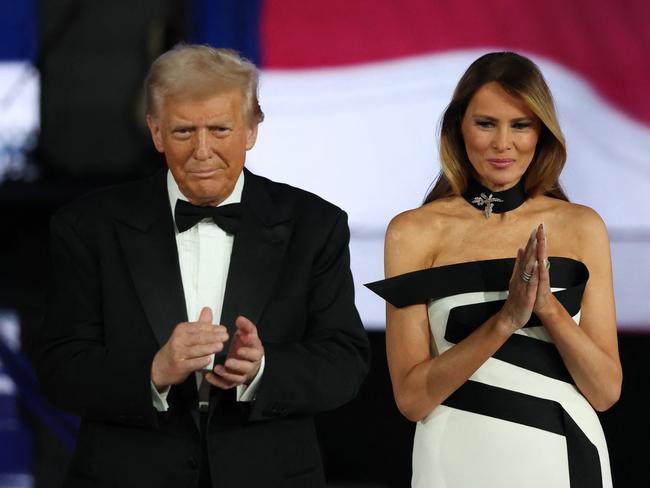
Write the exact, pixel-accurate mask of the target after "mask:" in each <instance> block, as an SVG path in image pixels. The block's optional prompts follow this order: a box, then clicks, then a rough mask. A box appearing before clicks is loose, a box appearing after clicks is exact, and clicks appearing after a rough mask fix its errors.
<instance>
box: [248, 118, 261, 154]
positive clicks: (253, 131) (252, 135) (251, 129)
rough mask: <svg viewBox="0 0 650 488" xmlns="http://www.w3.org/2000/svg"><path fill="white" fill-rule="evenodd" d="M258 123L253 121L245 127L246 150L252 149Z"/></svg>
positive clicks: (255, 139)
mask: <svg viewBox="0 0 650 488" xmlns="http://www.w3.org/2000/svg"><path fill="white" fill-rule="evenodd" d="M258 127H259V124H257V123H255V124H253V125H252V126H250V127H248V128H247V129H246V150H247V151H248V150H249V149H253V146H255V141H257V128H258Z"/></svg>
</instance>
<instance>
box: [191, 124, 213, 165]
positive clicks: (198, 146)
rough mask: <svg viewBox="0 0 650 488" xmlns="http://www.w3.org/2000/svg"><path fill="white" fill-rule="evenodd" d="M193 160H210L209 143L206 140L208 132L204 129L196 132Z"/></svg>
mask: <svg viewBox="0 0 650 488" xmlns="http://www.w3.org/2000/svg"><path fill="white" fill-rule="evenodd" d="M194 158H195V159H198V160H200V161H203V160H206V159H210V142H209V139H208V132H207V130H206V129H199V130H198V131H197V132H196V143H195V147H194Z"/></svg>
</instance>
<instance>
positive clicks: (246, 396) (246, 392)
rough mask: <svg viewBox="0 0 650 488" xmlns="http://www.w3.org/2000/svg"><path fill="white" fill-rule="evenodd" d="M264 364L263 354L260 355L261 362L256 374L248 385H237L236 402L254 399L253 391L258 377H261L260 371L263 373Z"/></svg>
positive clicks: (258, 382) (257, 383) (258, 379)
mask: <svg viewBox="0 0 650 488" xmlns="http://www.w3.org/2000/svg"><path fill="white" fill-rule="evenodd" d="M264 364H265V356H262V362H261V364H260V369H259V370H257V374H256V375H255V378H253V381H251V384H250V385H237V401H238V402H252V401H253V400H255V392H256V391H257V387H258V385H259V384H260V379H261V378H262V373H264Z"/></svg>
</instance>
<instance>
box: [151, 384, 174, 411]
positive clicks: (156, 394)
mask: <svg viewBox="0 0 650 488" xmlns="http://www.w3.org/2000/svg"><path fill="white" fill-rule="evenodd" d="M169 388H170V387H169V386H167V387H166V388H165V389H164V390H163V391H158V390H157V389H156V387H155V386H154V384H153V381H152V382H151V398H152V400H153V408H155V409H156V410H158V411H159V412H166V411H167V410H169V404H168V403H167V395H168V394H169Z"/></svg>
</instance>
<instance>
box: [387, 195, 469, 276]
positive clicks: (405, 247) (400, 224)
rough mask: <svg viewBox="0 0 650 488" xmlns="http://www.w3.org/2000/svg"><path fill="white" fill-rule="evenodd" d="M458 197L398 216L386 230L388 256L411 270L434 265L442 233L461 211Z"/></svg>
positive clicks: (404, 269) (401, 269)
mask: <svg viewBox="0 0 650 488" xmlns="http://www.w3.org/2000/svg"><path fill="white" fill-rule="evenodd" d="M456 206H457V205H456V202H455V201H454V197H450V198H444V199H440V200H436V201H434V202H431V203H427V204H425V205H423V206H421V207H418V208H415V209H412V210H407V211H406V212H402V213H400V214H398V215H396V216H395V217H394V218H393V219H392V220H391V221H390V223H389V224H388V229H387V230H386V241H385V247H386V256H387V258H388V259H390V260H391V261H395V262H397V263H398V264H399V265H398V269H396V271H400V272H407V271H414V270H417V269H422V268H424V267H429V266H431V265H432V263H433V261H434V258H435V256H436V255H437V253H438V247H439V245H440V236H441V235H444V234H443V232H444V229H445V228H446V227H447V226H448V225H449V222H450V220H453V219H454V216H455V215H456V214H457V210H456Z"/></svg>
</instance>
